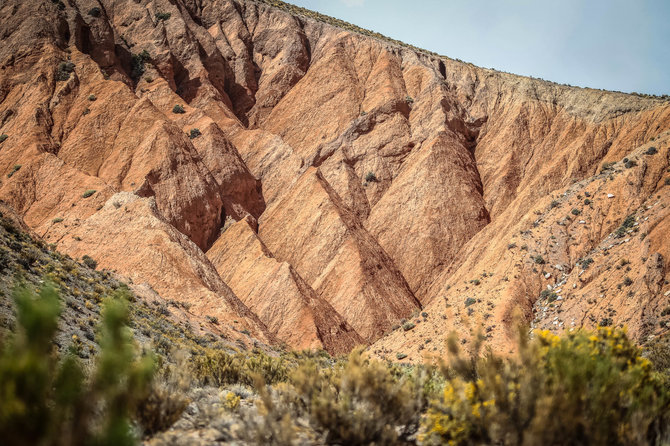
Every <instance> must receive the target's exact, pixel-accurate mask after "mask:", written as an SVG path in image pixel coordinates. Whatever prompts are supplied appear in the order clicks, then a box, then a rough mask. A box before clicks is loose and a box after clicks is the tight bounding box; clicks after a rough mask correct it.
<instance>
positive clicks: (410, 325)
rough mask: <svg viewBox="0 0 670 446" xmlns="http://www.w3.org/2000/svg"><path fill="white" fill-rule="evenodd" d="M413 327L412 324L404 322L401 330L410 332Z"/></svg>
mask: <svg viewBox="0 0 670 446" xmlns="http://www.w3.org/2000/svg"><path fill="white" fill-rule="evenodd" d="M414 327H416V325H415V324H414V322H405V323H404V324H402V329H403V330H405V331H410V330H411V329H413V328H414Z"/></svg>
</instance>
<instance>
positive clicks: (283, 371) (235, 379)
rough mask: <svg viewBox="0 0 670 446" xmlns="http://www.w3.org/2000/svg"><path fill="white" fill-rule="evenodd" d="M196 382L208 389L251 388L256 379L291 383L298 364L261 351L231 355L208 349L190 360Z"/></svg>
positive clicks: (271, 382) (267, 381) (270, 382)
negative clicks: (289, 378)
mask: <svg viewBox="0 0 670 446" xmlns="http://www.w3.org/2000/svg"><path fill="white" fill-rule="evenodd" d="M191 363H192V369H193V373H194V376H195V378H196V379H197V380H198V381H200V382H201V383H202V384H205V385H213V386H217V387H220V386H224V385H226V384H246V385H252V384H253V383H254V381H255V379H256V378H257V377H260V378H262V379H263V381H264V382H266V383H268V384H275V383H278V382H281V381H286V380H288V376H289V372H290V371H291V370H292V369H293V368H294V367H295V363H294V362H292V361H288V360H286V359H285V358H283V357H276V358H275V357H272V356H269V355H267V354H265V353H263V352H262V351H260V350H259V351H255V352H254V354H253V355H247V354H244V353H234V354H229V353H226V352H224V351H222V350H214V349H207V350H205V351H204V353H201V354H197V355H194V356H193V358H191Z"/></svg>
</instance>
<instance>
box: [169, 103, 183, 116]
mask: <svg viewBox="0 0 670 446" xmlns="http://www.w3.org/2000/svg"><path fill="white" fill-rule="evenodd" d="M172 113H175V114H184V113H186V110H184V107H183V106H182V105H179V104H176V105H175V106H174V107H172Z"/></svg>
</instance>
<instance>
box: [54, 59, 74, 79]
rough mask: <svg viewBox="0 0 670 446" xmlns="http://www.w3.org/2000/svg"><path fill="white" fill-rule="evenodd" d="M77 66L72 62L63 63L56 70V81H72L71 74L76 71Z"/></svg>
mask: <svg viewBox="0 0 670 446" xmlns="http://www.w3.org/2000/svg"><path fill="white" fill-rule="evenodd" d="M74 68H75V65H74V64H73V63H72V62H61V63H59V64H58V69H57V70H56V80H57V81H66V80H68V79H70V73H72V72H73V71H74Z"/></svg>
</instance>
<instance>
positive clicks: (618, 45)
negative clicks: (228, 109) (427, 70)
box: [288, 0, 670, 95]
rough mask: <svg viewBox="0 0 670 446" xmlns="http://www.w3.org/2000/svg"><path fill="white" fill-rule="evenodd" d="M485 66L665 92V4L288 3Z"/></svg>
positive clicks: (668, 76)
mask: <svg viewBox="0 0 670 446" xmlns="http://www.w3.org/2000/svg"><path fill="white" fill-rule="evenodd" d="M288 2H289V3H293V4H295V5H298V6H302V7H305V8H308V9H312V10H315V11H318V12H321V13H323V14H327V15H330V16H333V17H337V18H339V19H342V20H346V21H347V22H350V23H353V24H355V25H358V26H360V27H362V28H367V29H371V30H373V31H377V32H379V33H381V34H384V35H386V36H389V37H392V38H394V39H398V40H401V41H403V42H406V43H409V44H412V45H415V46H417V47H420V48H425V49H427V50H431V51H434V52H436V53H439V54H442V55H445V56H449V57H452V58H457V59H461V60H464V61H466V62H472V63H474V64H475V65H479V66H482V67H487V68H495V69H497V70H502V71H508V72H510V73H516V74H523V75H529V76H534V77H539V78H543V79H546V80H550V81H554V82H559V83H564V84H571V85H579V86H582V87H593V88H604V89H607V90H619V91H625V92H633V91H636V92H639V93H650V94H658V95H661V94H670V0H288Z"/></svg>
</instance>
